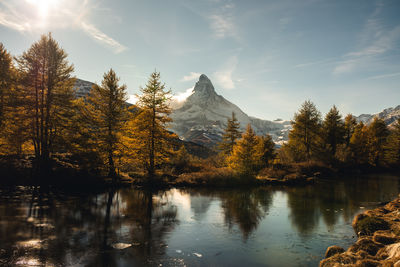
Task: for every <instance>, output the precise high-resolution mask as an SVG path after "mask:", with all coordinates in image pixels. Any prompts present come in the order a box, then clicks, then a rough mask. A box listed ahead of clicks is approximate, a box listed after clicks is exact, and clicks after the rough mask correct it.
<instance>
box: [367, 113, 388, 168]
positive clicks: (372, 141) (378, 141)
mask: <svg viewBox="0 0 400 267" xmlns="http://www.w3.org/2000/svg"><path fill="white" fill-rule="evenodd" d="M388 136H389V130H388V128H387V126H386V123H385V121H384V120H382V119H378V118H374V120H373V121H372V123H371V125H369V127H368V148H369V163H370V164H371V165H375V166H377V165H380V164H381V163H383V159H384V147H385V145H386V138H387V137H388Z"/></svg>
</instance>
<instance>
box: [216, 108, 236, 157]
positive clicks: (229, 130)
mask: <svg viewBox="0 0 400 267" xmlns="http://www.w3.org/2000/svg"><path fill="white" fill-rule="evenodd" d="M239 129H240V123H239V122H238V120H237V118H236V115H235V112H232V117H231V118H229V119H228V121H227V126H226V128H225V132H224V134H223V135H222V141H221V143H220V144H219V149H220V150H221V151H222V152H223V153H224V154H226V155H230V154H231V153H232V151H233V147H234V146H235V144H236V141H237V139H239V138H240V136H241V133H240V130H239Z"/></svg>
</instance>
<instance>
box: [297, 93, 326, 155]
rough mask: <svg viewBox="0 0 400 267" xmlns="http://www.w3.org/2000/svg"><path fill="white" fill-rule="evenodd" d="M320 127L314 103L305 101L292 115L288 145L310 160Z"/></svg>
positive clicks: (319, 116)
mask: <svg viewBox="0 0 400 267" xmlns="http://www.w3.org/2000/svg"><path fill="white" fill-rule="evenodd" d="M320 125H321V113H320V112H319V111H318V110H317V108H316V107H315V105H314V103H312V102H311V101H309V100H308V101H305V102H304V103H303V104H302V106H301V108H300V110H299V111H298V112H297V113H295V115H294V119H293V121H292V130H291V131H290V132H289V145H290V146H293V147H296V148H297V150H298V151H299V152H301V153H304V156H305V157H306V158H307V160H310V159H311V155H312V154H313V152H315V150H316V147H317V143H318V138H319V131H320V129H321V126H320Z"/></svg>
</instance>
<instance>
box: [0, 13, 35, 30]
mask: <svg viewBox="0 0 400 267" xmlns="http://www.w3.org/2000/svg"><path fill="white" fill-rule="evenodd" d="M21 22H22V23H21ZM0 24H1V25H3V26H5V27H7V28H10V29H12V30H16V31H19V32H25V31H28V30H30V29H31V27H30V26H29V24H28V23H23V21H21V20H18V19H16V17H14V16H10V15H9V14H4V13H2V12H0Z"/></svg>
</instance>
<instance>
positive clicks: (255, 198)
mask: <svg viewBox="0 0 400 267" xmlns="http://www.w3.org/2000/svg"><path fill="white" fill-rule="evenodd" d="M219 196H220V198H221V201H222V207H223V210H224V216H225V222H226V223H227V225H228V226H229V228H232V226H233V225H234V224H237V225H238V227H239V229H240V230H241V232H242V234H243V239H244V240H245V241H246V240H247V239H248V237H249V235H250V234H251V233H252V232H253V231H254V230H256V229H257V226H258V224H259V222H260V221H261V220H262V219H263V218H264V217H265V215H266V214H267V212H268V209H269V207H270V205H271V204H272V194H271V192H270V191H269V190H268V189H265V188H258V189H252V190H246V191H235V192H223V193H221V194H220V195H219Z"/></svg>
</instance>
